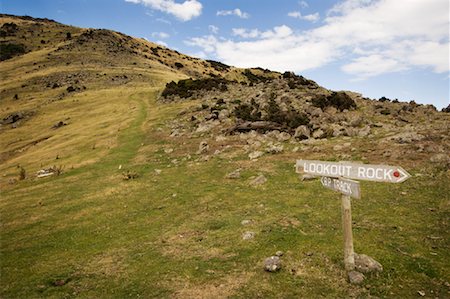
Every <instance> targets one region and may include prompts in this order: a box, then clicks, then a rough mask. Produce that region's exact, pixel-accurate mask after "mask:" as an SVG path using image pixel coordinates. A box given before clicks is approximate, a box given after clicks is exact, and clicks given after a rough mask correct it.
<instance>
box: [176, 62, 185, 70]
mask: <svg viewBox="0 0 450 299" xmlns="http://www.w3.org/2000/svg"><path fill="white" fill-rule="evenodd" d="M175 67H176V68H177V69H182V68H184V65H183V64H182V63H180V62H175Z"/></svg>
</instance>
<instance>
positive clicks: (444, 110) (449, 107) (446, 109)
mask: <svg viewBox="0 0 450 299" xmlns="http://www.w3.org/2000/svg"><path fill="white" fill-rule="evenodd" d="M442 112H446V113H450V105H448V106H447V107H446V108H442Z"/></svg>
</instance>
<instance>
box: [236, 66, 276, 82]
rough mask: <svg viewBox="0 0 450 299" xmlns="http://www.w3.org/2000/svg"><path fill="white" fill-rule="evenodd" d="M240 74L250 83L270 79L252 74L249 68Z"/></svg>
mask: <svg viewBox="0 0 450 299" xmlns="http://www.w3.org/2000/svg"><path fill="white" fill-rule="evenodd" d="M242 74H243V75H244V76H245V77H247V79H248V80H249V81H250V83H260V82H267V81H270V80H271V79H270V78H267V77H264V76H259V75H256V74H253V73H252V71H251V70H249V69H246V70H245V71H244V72H243V73H242Z"/></svg>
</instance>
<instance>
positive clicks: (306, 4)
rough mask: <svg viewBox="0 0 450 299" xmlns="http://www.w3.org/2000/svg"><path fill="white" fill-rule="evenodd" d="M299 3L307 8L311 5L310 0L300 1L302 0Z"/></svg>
mask: <svg viewBox="0 0 450 299" xmlns="http://www.w3.org/2000/svg"><path fill="white" fill-rule="evenodd" d="M298 4H299V5H300V6H301V7H303V8H306V7H308V6H309V5H308V2H306V1H300V2H298Z"/></svg>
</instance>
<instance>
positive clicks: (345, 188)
mask: <svg viewBox="0 0 450 299" xmlns="http://www.w3.org/2000/svg"><path fill="white" fill-rule="evenodd" d="M320 182H321V183H322V186H324V187H325V188H328V189H331V190H334V191H338V192H341V193H342V194H344V195H348V196H350V197H353V198H356V199H360V198H361V192H360V188H359V182H357V181H353V180H349V179H344V178H331V177H327V176H323V177H321V178H320Z"/></svg>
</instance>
